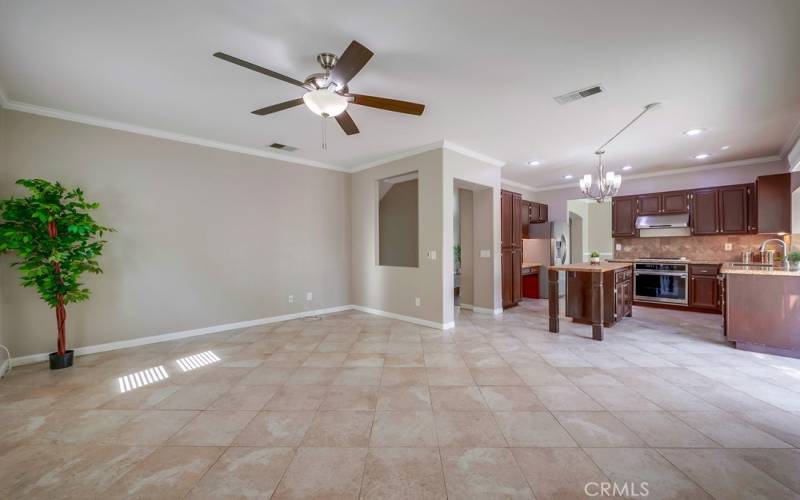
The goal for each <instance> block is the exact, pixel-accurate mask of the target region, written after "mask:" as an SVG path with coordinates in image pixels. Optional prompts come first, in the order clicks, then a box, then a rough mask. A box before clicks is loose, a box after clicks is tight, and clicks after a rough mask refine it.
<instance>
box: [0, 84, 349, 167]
mask: <svg viewBox="0 0 800 500" xmlns="http://www.w3.org/2000/svg"><path fill="white" fill-rule="evenodd" d="M3 107H4V108H5V109H10V110H12V111H20V112H22V113H30V114H34V115H40V116H47V117H50V118H58V119H61V120H67V121H71V122H76V123H83V124H85V125H92V126H95V127H103V128H110V129H114V130H121V131H123V132H130V133H133V134H139V135H147V136H150V137H157V138H159V139H167V140H171V141H177V142H183V143H186V144H194V145H196V146H204V147H207V148H214V149H221V150H224V151H231V152H233V153H241V154H246V155H251V156H259V157H261V158H269V159H271V160H279V161H285V162H287V163H295V164H298V165H305V166H307V167H316V168H323V169H327V170H336V171H338V172H347V169H346V168H342V167H339V166H336V165H331V164H328V163H323V162H319V161H315V160H309V159H307V158H300V157H296V156H289V155H286V154H280V153H273V152H271V151H262V150H261V149H257V148H251V147H248V146H240V145H238V144H231V143H228V142H221V141H214V140H211V139H204V138H202V137H196V136H191V135H185V134H179V133H176V132H169V131H167V130H161V129H156V128H150V127H142V126H139V125H133V124H130V123H125V122H118V121H114V120H106V119H105V118H98V117H95V116H89V115H82V114H78V113H72V112H70V111H62V110H60V109H54V108H48V107H45V106H37V105H35V104H28V103H24V102H19V101H8V100H6V101H5V102H4V103H3Z"/></svg>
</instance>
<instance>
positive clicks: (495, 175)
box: [441, 149, 502, 324]
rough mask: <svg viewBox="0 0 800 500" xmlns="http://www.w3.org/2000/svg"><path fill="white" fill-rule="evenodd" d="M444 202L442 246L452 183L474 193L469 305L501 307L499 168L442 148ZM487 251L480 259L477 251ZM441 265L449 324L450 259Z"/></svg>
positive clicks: (448, 230) (447, 233)
mask: <svg viewBox="0 0 800 500" xmlns="http://www.w3.org/2000/svg"><path fill="white" fill-rule="evenodd" d="M442 166H443V177H444V181H443V188H442V191H441V193H442V198H443V204H444V214H447V215H446V216H445V217H443V219H444V221H443V223H444V239H445V241H444V247H445V248H452V246H453V219H452V217H450V216H449V214H451V213H453V204H454V203H455V199H454V196H453V186H454V185H455V183H456V182H459V185H462V183H466V184H469V185H471V189H472V190H473V192H474V193H475V196H474V201H473V218H474V224H473V228H474V229H473V241H474V242H475V254H476V255H478V258H477V259H473V263H474V264H473V266H474V276H475V278H474V281H473V298H474V300H473V302H474V303H473V305H474V306H475V307H481V308H485V309H492V310H496V309H502V296H501V294H502V290H501V284H500V279H501V278H500V183H501V178H500V172H501V170H500V168H499V167H496V166H493V165H490V164H488V163H485V162H483V161H480V160H477V159H475V158H472V157H469V156H466V155H463V154H461V153H457V152H455V151H451V150H449V149H445V150H444V151H443V158H442ZM482 249H485V250H490V257H489V258H481V257H480V253H479V252H480V250H482ZM443 264H444V267H443V278H444V287H443V289H442V293H443V296H442V304H445V305H446V307H444V311H443V317H444V319H443V323H445V324H450V323H452V322H453V319H454V309H453V307H452V305H453V300H454V297H453V259H452V252H450V258H448V259H445V260H444V262H443Z"/></svg>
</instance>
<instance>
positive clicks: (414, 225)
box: [378, 179, 419, 267]
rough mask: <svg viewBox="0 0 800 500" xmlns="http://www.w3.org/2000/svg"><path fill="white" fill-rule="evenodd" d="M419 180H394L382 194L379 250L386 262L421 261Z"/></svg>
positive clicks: (412, 263)
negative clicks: (396, 181) (419, 246)
mask: <svg viewBox="0 0 800 500" xmlns="http://www.w3.org/2000/svg"><path fill="white" fill-rule="evenodd" d="M418 184H419V183H418V182H417V179H414V180H410V181H405V182H398V183H395V184H391V185H390V187H389V190H388V191H386V193H384V194H383V195H381V197H380V202H379V205H380V208H379V217H378V219H379V220H378V234H379V238H380V240H379V244H378V252H379V262H380V263H381V264H382V265H392V266H406V267H417V266H418V265H419V248H418V236H419V227H418V226H419V224H418V221H419V213H418V212H419V196H418V193H417V191H418Z"/></svg>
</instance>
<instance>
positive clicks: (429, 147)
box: [345, 141, 444, 174]
mask: <svg viewBox="0 0 800 500" xmlns="http://www.w3.org/2000/svg"><path fill="white" fill-rule="evenodd" d="M443 142H444V141H436V142H432V143H430V144H425V145H423V146H418V147H416V148H411V149H404V150H403V151H398V152H396V153H393V154H390V155H388V156H382V157H380V158H377V159H375V160H372V161H368V162H367V163H362V164H360V165H356V166H354V167H350V168H348V169H345V171H346V172H350V173H351V174H354V173H356V172H361V171H362V170H367V169H369V168H372V167H377V166H379V165H384V164H386V163H389V162H393V161H397V160H402V159H403V158H408V157H409V156H416V155H418V154H421V153H426V152H428V151H433V150H434V149H442V148H443Z"/></svg>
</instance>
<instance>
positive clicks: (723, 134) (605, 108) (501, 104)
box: [0, 0, 800, 187]
mask: <svg viewBox="0 0 800 500" xmlns="http://www.w3.org/2000/svg"><path fill="white" fill-rule="evenodd" d="M353 39H356V40H358V41H360V42H361V43H363V44H364V45H366V46H367V47H369V48H370V49H372V51H373V52H375V56H374V57H373V59H372V60H371V61H370V62H369V64H368V65H367V66H366V68H364V70H363V71H362V72H361V73H360V74H359V75H358V76H357V77H356V78H355V79H354V80H353V81H352V82H351V89H352V91H354V92H358V93H364V94H372V95H379V96H386V97H392V98H398V99H407V100H413V101H417V102H422V103H424V104H426V105H427V108H426V111H425V114H424V115H423V116H422V117H413V116H407V115H402V114H397V113H389V112H385V111H379V110H374V109H371V108H364V107H360V106H352V109H351V115H352V116H353V118H354V120H355V121H356V123H357V124H358V126H359V128H360V129H361V134H359V135H356V136H351V137H347V136H345V135H344V133H342V132H341V131H340V130H339V129H338V127H337V126H336V124H335V123H333V122H332V123H331V124H329V129H328V132H329V133H328V149H327V150H322V149H321V126H320V120H321V119H320V118H318V117H317V116H316V115H313V114H312V113H311V112H310V111H308V110H307V109H305V108H304V107H297V108H294V109H291V110H287V111H283V112H280V113H278V114H274V115H271V116H267V117H257V116H254V115H251V114H250V111H251V110H254V109H256V108H260V107H263V106H265V105H268V104H273V103H277V102H280V101H284V100H288V99H292V98H295V97H299V96H300V89H298V88H297V87H293V86H292V85H289V84H286V83H283V82H281V81H278V80H273V79H270V78H267V77H265V76H262V75H260V74H257V73H254V72H251V71H248V70H245V69H242V68H239V67H237V66H234V65H232V64H230V63H226V62H224V61H220V60H218V59H216V58H213V57H212V56H211V54H212V53H213V52H215V51H224V52H227V53H229V54H232V55H235V56H237V57H240V58H243V59H247V60H250V61H252V62H254V63H256V64H259V65H262V66H265V67H268V68H270V69H273V70H275V71H279V72H282V73H284V74H287V75H289V76H292V77H295V78H298V79H301V80H302V79H303V78H304V77H305V76H306V75H308V74H310V73H312V72H316V71H318V70H319V67H318V66H317V65H316V62H315V60H314V58H315V56H316V54H317V53H318V52H322V51H333V52H336V53H341V51H343V50H344V48H345V47H346V46H347V44H348V43H349V42H350V41H351V40H353ZM595 83H601V84H603V86H604V87H605V89H606V92H605V93H604V94H601V95H597V96H594V97H591V98H588V99H586V100H583V101H578V102H574V103H571V104H568V105H566V106H560V105H558V104H556V103H555V102H554V101H553V99H552V98H553V96H556V95H559V94H562V93H564V92H568V91H571V90H575V89H578V88H582V87H585V86H588V85H592V84H595ZM0 88H1V89H2V90H3V91H4V93H5V94H6V97H7V98H8V99H9V100H11V101H17V102H23V103H29V104H34V105H39V106H45V107H51V108H56V109H59V110H64V111H68V112H73V113H80V114H84V115H90V116H95V117H100V118H104V119H108V120H115V121H120V122H125V123H130V124H134V125H138V126H143V127H152V128H157V129H162V130H166V131H171V132H176V133H181V134H187V135H192V136H197V137H202V138H206V139H210V140H215V141H222V142H226V143H231V144H235V145H241V146H246V147H254V148H260V149H263V148H264V145H266V144H269V143H271V142H281V143H285V144H289V145H292V146H297V147H298V148H300V149H299V150H298V151H297V152H296V153H293V154H294V155H296V156H298V157H302V158H307V159H312V160H316V161H319V162H324V163H326V164H333V165H337V166H344V167H350V166H357V165H360V164H363V163H365V162H369V161H372V160H374V159H376V158H380V157H383V156H386V155H389V154H392V153H396V152H398V151H403V150H406V149H410V148H414V147H417V146H420V145H423V144H429V143H433V142H435V141H439V140H442V139H446V140H449V141H452V142H454V143H457V144H461V145H463V146H465V147H468V148H470V149H473V150H475V151H479V152H481V153H483V154H486V155H489V156H491V157H494V158H497V159H500V160H502V161H506V162H508V163H507V165H506V166H505V167H504V169H503V177H504V178H507V179H510V180H513V181H517V182H521V183H524V184H527V185H530V186H537V187H541V186H548V185H553V184H557V183H561V182H565V181H563V179H562V176H563V175H564V174H566V173H571V174H574V175H575V178H576V179H577V178H578V176H579V175H581V174H583V173H586V172H589V171H591V170H593V168H594V155H593V154H592V152H593V151H594V149H595V148H596V147H597V146H599V145H600V144H602V143H603V142H605V140H606V139H607V138H608V137H610V136H611V135H612V134H613V133H614V132H616V131H617V130H618V129H619V128H620V127H621V126H622V125H624V124H625V123H626V122H627V121H628V120H629V119H630V118H632V117H633V116H635V114H636V113H637V112H638V111H639V110H640V109H641V107H642V106H643V105H644V104H647V103H649V102H653V101H660V102H662V103H663V106H662V107H661V108H660V109H659V110H656V111H654V112H652V113H649V114H648V115H646V116H645V117H644V118H643V119H642V120H641V121H640V122H639V123H637V124H636V125H635V126H634V127H633V128H632V129H631V130H629V131H628V132H626V133H625V134H624V135H623V136H621V137H620V138H619V139H618V140H617V141H615V142H614V143H613V144H612V145H611V146H610V147H609V148H608V154H607V155H606V157H607V158H606V161H607V163H608V164H609V166H611V167H614V168H618V167H619V166H621V165H624V164H632V165H633V166H634V169H633V170H632V171H631V172H630V173H631V174H642V173H648V172H656V171H660V170H667V169H676V168H683V167H688V166H695V165H698V164H701V163H703V162H698V161H697V160H694V159H693V158H692V157H693V156H694V155H695V154H697V153H700V152H708V153H712V154H713V156H712V157H711V158H709V159H708V160H706V161H705V163H717V162H724V161H730V160H739V159H746V158H753V157H759V156H767V155H776V154H779V153H780V152H781V149H782V148H783V146H784V145H785V144H786V142H787V140H788V139H789V138H790V136H791V135H792V134H793V131H794V130H795V127H796V125H797V124H798V120H800V1H798V0H669V1H663V0H637V1H630V0H603V1H597V0H558V1H554V0H536V1H534V0H503V1H494V2H490V1H486V0H450V1H442V0H437V1H430V0H407V1H404V2H390V1H388V0H384V1H366V0H365V1H351V0H338V1H337V2H333V3H331V2H326V3H322V2H315V1H314V2H312V1H309V2H303V1H297V0H290V1H280V2H278V1H271V2H268V1H263V0H259V1H256V0H251V1H237V2H222V1H210V0H202V1H200V0H184V1H169V2H165V1H163V0H162V1H153V0H137V1H127V2H109V1H107V0H97V1H89V0H83V1H80V0H73V1H70V2H64V1H60V0H53V1H42V0H26V1H24V2H23V1H15V0H0ZM693 127H703V128H706V129H707V130H708V131H707V133H704V134H701V135H700V136H697V137H686V136H684V135H683V134H682V132H683V131H684V130H686V129H689V128H693ZM723 145H731V148H730V149H729V150H727V151H721V150H720V147H721V146H723ZM530 159H538V160H541V161H542V165H541V166H539V167H530V166H527V165H526V162H527V161H528V160H530Z"/></svg>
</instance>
